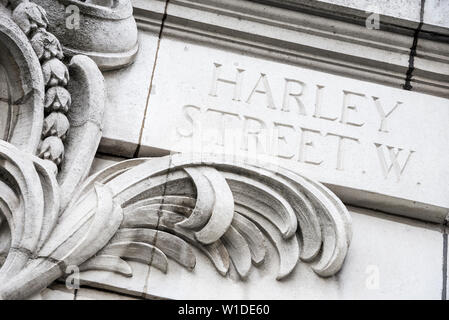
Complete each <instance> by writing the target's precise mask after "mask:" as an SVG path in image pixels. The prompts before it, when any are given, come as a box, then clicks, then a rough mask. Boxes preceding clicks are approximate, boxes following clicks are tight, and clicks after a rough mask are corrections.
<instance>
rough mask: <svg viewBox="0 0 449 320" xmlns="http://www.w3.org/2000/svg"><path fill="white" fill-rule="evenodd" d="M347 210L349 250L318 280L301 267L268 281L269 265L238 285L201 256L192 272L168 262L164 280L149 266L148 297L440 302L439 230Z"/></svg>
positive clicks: (272, 256)
mask: <svg viewBox="0 0 449 320" xmlns="http://www.w3.org/2000/svg"><path fill="white" fill-rule="evenodd" d="M350 212H351V216H352V219H353V222H354V237H353V244H352V247H351V252H350V254H349V255H348V259H347V261H346V262H345V267H344V269H343V270H342V272H340V273H338V274H337V275H336V276H334V277H332V278H327V279H320V278H318V277H316V275H314V274H313V273H312V272H310V270H307V268H301V267H300V268H298V269H297V270H295V272H294V273H293V274H292V275H291V276H290V277H289V278H288V279H286V281H282V282H272V279H271V277H270V276H269V275H270V274H272V272H275V270H273V269H272V268H270V267H273V264H267V265H265V264H264V265H262V266H261V267H259V268H256V269H254V270H253V272H252V273H251V274H250V275H249V277H248V279H247V280H246V281H245V282H244V283H241V282H236V280H235V279H236V278H234V279H233V278H222V277H221V276H220V275H219V274H218V273H216V272H213V271H212V269H211V268H210V266H209V262H208V261H206V260H204V259H202V258H200V259H198V262H197V266H196V268H195V270H194V271H192V272H189V271H187V270H184V269H183V268H182V267H180V266H179V265H177V264H176V263H171V264H170V265H169V269H170V272H173V277H171V278H170V279H169V280H168V281H167V279H166V277H165V276H164V275H163V274H162V273H161V272H160V271H159V270H157V269H155V268H151V270H150V276H149V278H148V282H147V288H148V289H147V293H148V295H149V296H156V297H159V298H169V299H435V300H439V299H441V290H442V275H443V273H442V254H443V245H442V244H443V241H442V239H443V237H442V234H441V232H440V231H439V230H438V228H435V227H434V226H432V225H426V224H423V223H417V222H416V221H413V220H409V219H403V218H391V217H390V216H389V215H386V214H382V213H376V212H372V211H369V210H363V209H358V208H350ZM393 243H394V245H392V244H393ZM267 254H268V256H267V259H268V260H276V259H278V257H277V255H276V253H275V251H274V249H272V250H269V251H268V253H267ZM274 269H276V268H274ZM234 277H236V275H235V273H234Z"/></svg>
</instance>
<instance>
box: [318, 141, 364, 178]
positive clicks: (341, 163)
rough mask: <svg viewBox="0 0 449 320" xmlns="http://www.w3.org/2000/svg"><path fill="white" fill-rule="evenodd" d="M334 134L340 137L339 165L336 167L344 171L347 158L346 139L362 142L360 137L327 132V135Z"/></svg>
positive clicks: (338, 148) (338, 149)
mask: <svg viewBox="0 0 449 320" xmlns="http://www.w3.org/2000/svg"><path fill="white" fill-rule="evenodd" d="M327 135H329V136H334V137H337V138H338V147H337V166H336V168H335V169H337V170H340V171H343V170H344V160H345V154H346V153H345V152H344V151H345V141H355V142H357V143H360V141H359V139H357V138H353V137H348V136H343V135H339V134H336V133H327V134H326V136H327Z"/></svg>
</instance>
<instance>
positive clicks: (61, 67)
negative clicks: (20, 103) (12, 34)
mask: <svg viewBox="0 0 449 320" xmlns="http://www.w3.org/2000/svg"><path fill="white" fill-rule="evenodd" d="M13 19H14V21H15V23H16V24H17V25H18V26H19V27H20V28H21V29H22V31H23V32H24V33H25V34H26V35H27V37H28V38H29V39H30V43H31V46H32V47H33V49H34V51H35V52H36V55H37V57H38V58H39V60H40V63H41V66H42V73H43V76H44V83H45V119H44V124H43V130H42V141H41V144H40V146H39V150H38V155H39V157H41V158H43V159H47V160H50V161H53V162H54V163H55V164H56V165H57V166H59V165H60V164H61V162H62V160H63V158H64V144H63V141H64V140H65V138H66V135H67V132H68V130H69V126H70V124H69V120H68V119H67V116H66V114H67V111H68V110H69V108H70V105H71V97H70V93H69V92H68V91H67V89H66V87H67V84H68V81H69V71H68V69H67V67H66V66H65V64H64V63H63V62H62V61H61V60H62V59H63V57H64V55H63V52H62V48H61V44H60V43H59V40H58V39H57V38H56V37H55V36H54V35H53V34H52V33H50V32H48V31H47V30H46V29H47V25H48V20H47V17H46V13H45V10H44V9H43V8H42V7H40V6H39V5H37V4H35V3H33V2H29V1H28V0H23V1H21V2H20V3H19V4H17V6H16V8H15V9H14V11H13Z"/></svg>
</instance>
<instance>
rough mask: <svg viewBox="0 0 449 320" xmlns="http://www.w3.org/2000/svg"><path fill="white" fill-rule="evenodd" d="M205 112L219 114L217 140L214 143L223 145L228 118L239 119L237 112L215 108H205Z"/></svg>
mask: <svg viewBox="0 0 449 320" xmlns="http://www.w3.org/2000/svg"><path fill="white" fill-rule="evenodd" d="M206 113H216V114H218V115H219V117H220V119H219V126H218V128H216V129H217V141H216V144H217V145H219V146H224V144H225V140H226V130H227V129H228V127H227V124H228V123H229V121H230V120H233V119H234V120H235V119H240V116H239V115H238V114H237V113H232V112H227V111H221V110H216V109H207V110H206Z"/></svg>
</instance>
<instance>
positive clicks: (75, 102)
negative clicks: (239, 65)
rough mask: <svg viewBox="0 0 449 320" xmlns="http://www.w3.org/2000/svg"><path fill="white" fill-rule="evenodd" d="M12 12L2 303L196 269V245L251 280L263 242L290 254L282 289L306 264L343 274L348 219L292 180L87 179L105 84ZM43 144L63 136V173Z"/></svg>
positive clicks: (90, 65) (165, 170)
mask: <svg viewBox="0 0 449 320" xmlns="http://www.w3.org/2000/svg"><path fill="white" fill-rule="evenodd" d="M38 2H39V1H38ZM13 5H14V7H15V9H14V12H13V14H12V17H13V19H14V20H15V21H16V23H17V24H16V23H14V22H13V21H12V20H11V19H10V18H8V17H7V16H3V15H2V16H0V45H1V46H2V47H4V48H5V50H3V49H2V51H1V54H0V65H2V64H6V63H8V65H7V66H4V67H5V68H9V69H10V70H8V72H7V73H6V75H7V77H9V78H8V79H9V80H8V81H4V82H6V83H5V84H7V87H8V90H6V91H5V92H8V97H7V99H5V100H7V101H8V106H9V107H8V108H9V109H8V110H9V111H8V112H10V113H12V114H13V115H15V116H14V117H13V118H15V119H16V121H11V123H10V125H9V126H7V127H6V128H7V130H6V131H7V132H6V134H5V135H4V136H5V137H6V139H4V140H5V141H0V235H1V237H0V239H2V241H3V242H4V243H1V244H0V256H3V257H4V262H3V263H2V264H1V269H0V298H1V299H23V298H27V297H29V296H31V295H32V294H34V293H37V292H39V291H40V290H42V289H44V288H46V287H47V286H48V285H49V284H51V283H52V282H53V281H55V280H56V279H58V278H60V277H61V276H64V275H65V272H66V269H67V266H79V268H80V270H107V271H111V272H116V273H119V274H122V275H123V276H127V277H131V276H132V275H133V270H132V269H131V267H130V265H129V264H128V263H127V260H135V261H139V262H141V263H145V264H147V265H151V266H154V267H156V268H158V269H160V270H162V271H163V272H167V270H168V259H172V260H174V261H176V262H177V263H179V264H180V265H182V266H184V267H185V268H187V269H193V268H194V267H195V264H196V257H195V254H194V251H193V250H192V247H191V246H194V247H196V248H197V249H199V250H200V251H201V252H203V253H204V254H205V255H206V256H207V257H208V258H209V259H210V260H211V261H212V263H213V265H214V266H215V268H216V269H217V271H218V272H219V273H220V274H222V275H223V276H225V275H227V274H228V272H229V270H230V268H231V267H232V266H233V267H234V268H235V270H236V271H237V273H238V275H239V276H240V277H241V278H242V279H244V278H246V277H247V276H248V274H249V272H250V270H251V268H252V265H255V266H258V265H260V264H262V263H263V262H264V260H265V254H266V247H265V241H266V239H268V240H269V241H270V242H272V244H273V245H274V247H275V248H276V249H277V252H278V255H279V271H278V274H277V277H276V278H277V279H279V280H280V279H283V278H285V277H287V276H288V275H289V274H290V273H291V272H292V270H294V268H295V266H296V265H297V263H298V261H299V260H301V261H303V262H305V263H308V264H310V265H311V268H312V269H313V270H314V271H315V272H316V273H317V274H318V275H320V276H323V277H327V276H332V275H334V274H335V273H336V272H338V271H339V270H340V268H341V267H342V264H343V262H344V259H345V257H346V253H347V250H348V247H349V244H350V240H351V220H350V216H349V214H348V212H347V210H346V208H345V206H344V205H343V204H342V202H341V201H340V200H339V199H338V198H337V197H336V196H335V195H334V194H332V193H331V192H330V191H329V190H328V189H327V188H325V187H324V186H323V185H321V184H319V183H317V182H315V181H313V180H311V179H308V178H306V177H303V176H301V175H299V174H297V173H295V172H292V171H290V170H287V169H284V168H279V167H276V166H271V165H268V164H264V165H263V166H262V165H259V164H258V163H256V162H252V161H250V160H246V159H233V160H232V161H229V160H227V159H225V158H223V156H219V155H203V156H201V157H199V158H196V157H194V156H192V155H187V154H175V155H171V156H166V157H161V158H152V159H144V158H142V159H132V160H128V161H124V162H120V163H117V164H115V165H113V166H110V167H108V168H106V169H104V170H102V171H100V172H98V173H96V174H95V175H93V176H91V177H89V178H87V179H85V178H86V176H87V172H88V170H89V168H90V166H91V163H92V160H93V158H94V156H95V152H96V149H97V147H98V144H99V140H100V137H101V127H102V119H103V110H104V101H105V97H104V82H103V78H102V75H101V73H100V71H99V69H98V67H97V66H96V64H95V63H94V62H93V61H92V60H91V59H90V58H88V57H86V56H82V55H76V56H74V57H73V58H72V59H71V62H70V64H69V66H68V68H67V67H66V66H65V65H64V64H62V63H61V62H60V59H61V58H62V53H61V47H60V45H59V42H58V40H57V39H56V38H55V37H54V36H53V35H52V34H50V33H48V32H47V31H45V30H44V29H45V28H46V27H47V18H46V14H45V11H44V10H43V9H42V7H40V6H38V5H36V4H34V3H31V2H28V1H23V2H21V3H20V4H19V3H18V2H15V3H13ZM19 27H20V28H21V30H22V31H23V32H21V31H20V30H19ZM18 31H19V33H18ZM26 35H28V36H29V39H30V40H28V39H27V37H26ZM46 64H49V65H50V66H47V67H46ZM0 71H1V69H0ZM0 76H1V74H0ZM11 77H14V78H13V79H10V78H11ZM69 77H70V81H69ZM11 80H12V81H11ZM0 89H1V88H0ZM45 89H47V90H46V91H45ZM0 92H3V91H0ZM44 96H45V101H44ZM44 102H45V103H44ZM69 106H70V108H69ZM45 108H46V109H47V110H48V111H47V117H46V118H45V120H44V116H43V115H44V109H45ZM65 113H66V115H65ZM53 114H56V115H55V116H52V115H53ZM62 117H66V120H64V121H62V122H63V123H62V124H61V123H60V122H61V121H60V120H61V119H62ZM49 118H51V119H49ZM68 127H70V130H67V129H68ZM0 128H1V127H0ZM42 128H44V129H43V131H42ZM42 132H43V137H44V138H45V139H47V138H48V137H57V138H62V137H63V135H61V133H62V132H64V133H65V134H64V135H66V137H65V157H64V158H62V157H61V158H60V159H61V161H55V163H56V164H57V165H59V172H58V171H57V170H56V166H55V163H54V162H51V161H48V160H44V159H40V158H39V157H38V156H37V155H39V154H41V155H42V154H44V155H45V152H44V153H42V152H38V151H37V150H38V144H39V140H40V138H41V133H42ZM48 134H49V135H48ZM55 134H56V135H55ZM45 139H44V142H45V141H46V140H45ZM42 145H43V143H42V144H41V147H40V148H41V149H42V148H43V147H42ZM50 155H52V151H50ZM44 158H48V157H45V156H44ZM53 158H54V157H53V156H51V157H50V159H51V160H55V159H53ZM56 159H59V157H56ZM0 262H1V260H0Z"/></svg>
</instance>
